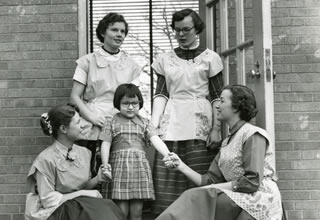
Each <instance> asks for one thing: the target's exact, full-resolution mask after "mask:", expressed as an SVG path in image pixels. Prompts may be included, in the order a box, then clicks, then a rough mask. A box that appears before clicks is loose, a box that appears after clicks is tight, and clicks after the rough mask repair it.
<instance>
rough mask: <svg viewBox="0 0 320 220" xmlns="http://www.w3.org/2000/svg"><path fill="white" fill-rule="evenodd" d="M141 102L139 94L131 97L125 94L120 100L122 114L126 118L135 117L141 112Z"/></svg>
mask: <svg viewBox="0 0 320 220" xmlns="http://www.w3.org/2000/svg"><path fill="white" fill-rule="evenodd" d="M139 109H140V103H139V99H138V97H137V96H135V97H134V98H130V97H127V96H124V97H123V98H122V99H121V101H120V114H121V115H123V116H124V117H126V118H134V116H135V115H137V114H138V113H139Z"/></svg>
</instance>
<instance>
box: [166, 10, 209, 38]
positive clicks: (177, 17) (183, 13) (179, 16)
mask: <svg viewBox="0 0 320 220" xmlns="http://www.w3.org/2000/svg"><path fill="white" fill-rule="evenodd" d="M189 15H190V16H191V17H192V21H193V23H194V28H195V29H196V31H197V34H200V33H201V32H202V31H203V30H204V28H205V26H206V25H205V23H204V22H203V21H202V19H201V18H200V16H199V15H198V13H197V12H195V11H194V10H192V9H190V8H186V9H182V10H180V11H177V12H175V13H174V14H173V15H172V22H171V25H170V26H171V28H172V29H175V25H174V22H176V21H182V20H183V19H184V18H185V17H187V16H189Z"/></svg>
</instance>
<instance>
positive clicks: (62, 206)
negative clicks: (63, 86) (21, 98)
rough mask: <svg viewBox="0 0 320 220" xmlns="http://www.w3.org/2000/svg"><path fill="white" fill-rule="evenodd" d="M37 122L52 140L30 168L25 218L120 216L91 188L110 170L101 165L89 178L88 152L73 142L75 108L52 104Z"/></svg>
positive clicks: (67, 219)
mask: <svg viewBox="0 0 320 220" xmlns="http://www.w3.org/2000/svg"><path fill="white" fill-rule="evenodd" d="M40 122H41V127H42V130H43V132H44V133H45V134H46V135H50V136H53V138H54V139H55V141H54V143H53V144H52V145H51V146H49V147H47V148H46V149H45V150H44V151H42V152H41V153H40V154H39V155H38V156H37V158H36V159H35V160H34V162H33V164H32V166H31V168H30V171H29V174H28V186H29V187H30V190H31V193H29V194H28V195H27V202H26V219H34V220H36V219H37V220H40V219H41V220H45V219H49V220H90V219H92V220H96V219H99V220H109V219H116V220H117V219H118V220H120V219H124V217H123V214H122V212H121V210H120V209H119V208H118V206H117V205H116V204H114V203H113V202H112V201H111V200H107V199H102V196H101V194H100V193H99V192H98V191H97V190H95V189H94V188H95V187H96V186H97V185H98V184H99V183H102V182H103V181H105V180H106V179H108V178H110V177H111V171H110V170H108V169H106V168H104V167H102V168H100V169H99V172H98V175H97V176H95V177H94V178H91V174H90V164H89V162H88V161H90V157H91V152H90V151H89V150H88V149H86V148H84V147H80V146H77V145H75V144H74V141H76V140H78V139H79V137H80V136H81V132H82V128H81V125H80V116H79V114H78V109H77V108H75V106H73V105H62V106H57V107H53V108H52V109H51V110H50V111H49V113H45V114H43V115H42V116H41V120H40Z"/></svg>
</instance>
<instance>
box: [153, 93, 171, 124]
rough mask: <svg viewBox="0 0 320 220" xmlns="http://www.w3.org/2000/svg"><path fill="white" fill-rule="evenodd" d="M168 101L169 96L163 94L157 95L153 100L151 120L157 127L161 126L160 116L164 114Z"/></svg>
mask: <svg viewBox="0 0 320 220" xmlns="http://www.w3.org/2000/svg"><path fill="white" fill-rule="evenodd" d="M167 101H168V100H167V98H165V97H164V96H161V95H159V96H156V97H155V98H154V100H153V108H152V116H151V122H152V124H153V125H154V127H156V128H158V127H159V122H160V116H161V115H162V114H163V111H164V109H165V107H166V105H167Z"/></svg>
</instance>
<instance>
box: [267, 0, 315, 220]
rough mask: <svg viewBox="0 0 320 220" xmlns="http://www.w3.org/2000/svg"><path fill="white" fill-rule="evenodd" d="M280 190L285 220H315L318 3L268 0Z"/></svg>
mask: <svg viewBox="0 0 320 220" xmlns="http://www.w3.org/2000/svg"><path fill="white" fill-rule="evenodd" d="M272 2H273V3H272V6H273V7H272V25H273V28H272V32H273V54H274V57H273V60H274V70H275V71H276V72H277V78H276V79H275V112H276V113H275V121H276V126H275V127H276V142H277V143H276V150H277V152H276V153H277V169H278V174H279V177H280V181H279V186H280V189H281V193H282V197H283V200H284V205H285V209H286V210H287V214H288V219H290V220H291V219H305V220H306V219H320V211H319V210H320V1H317V0H274V1H272Z"/></svg>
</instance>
